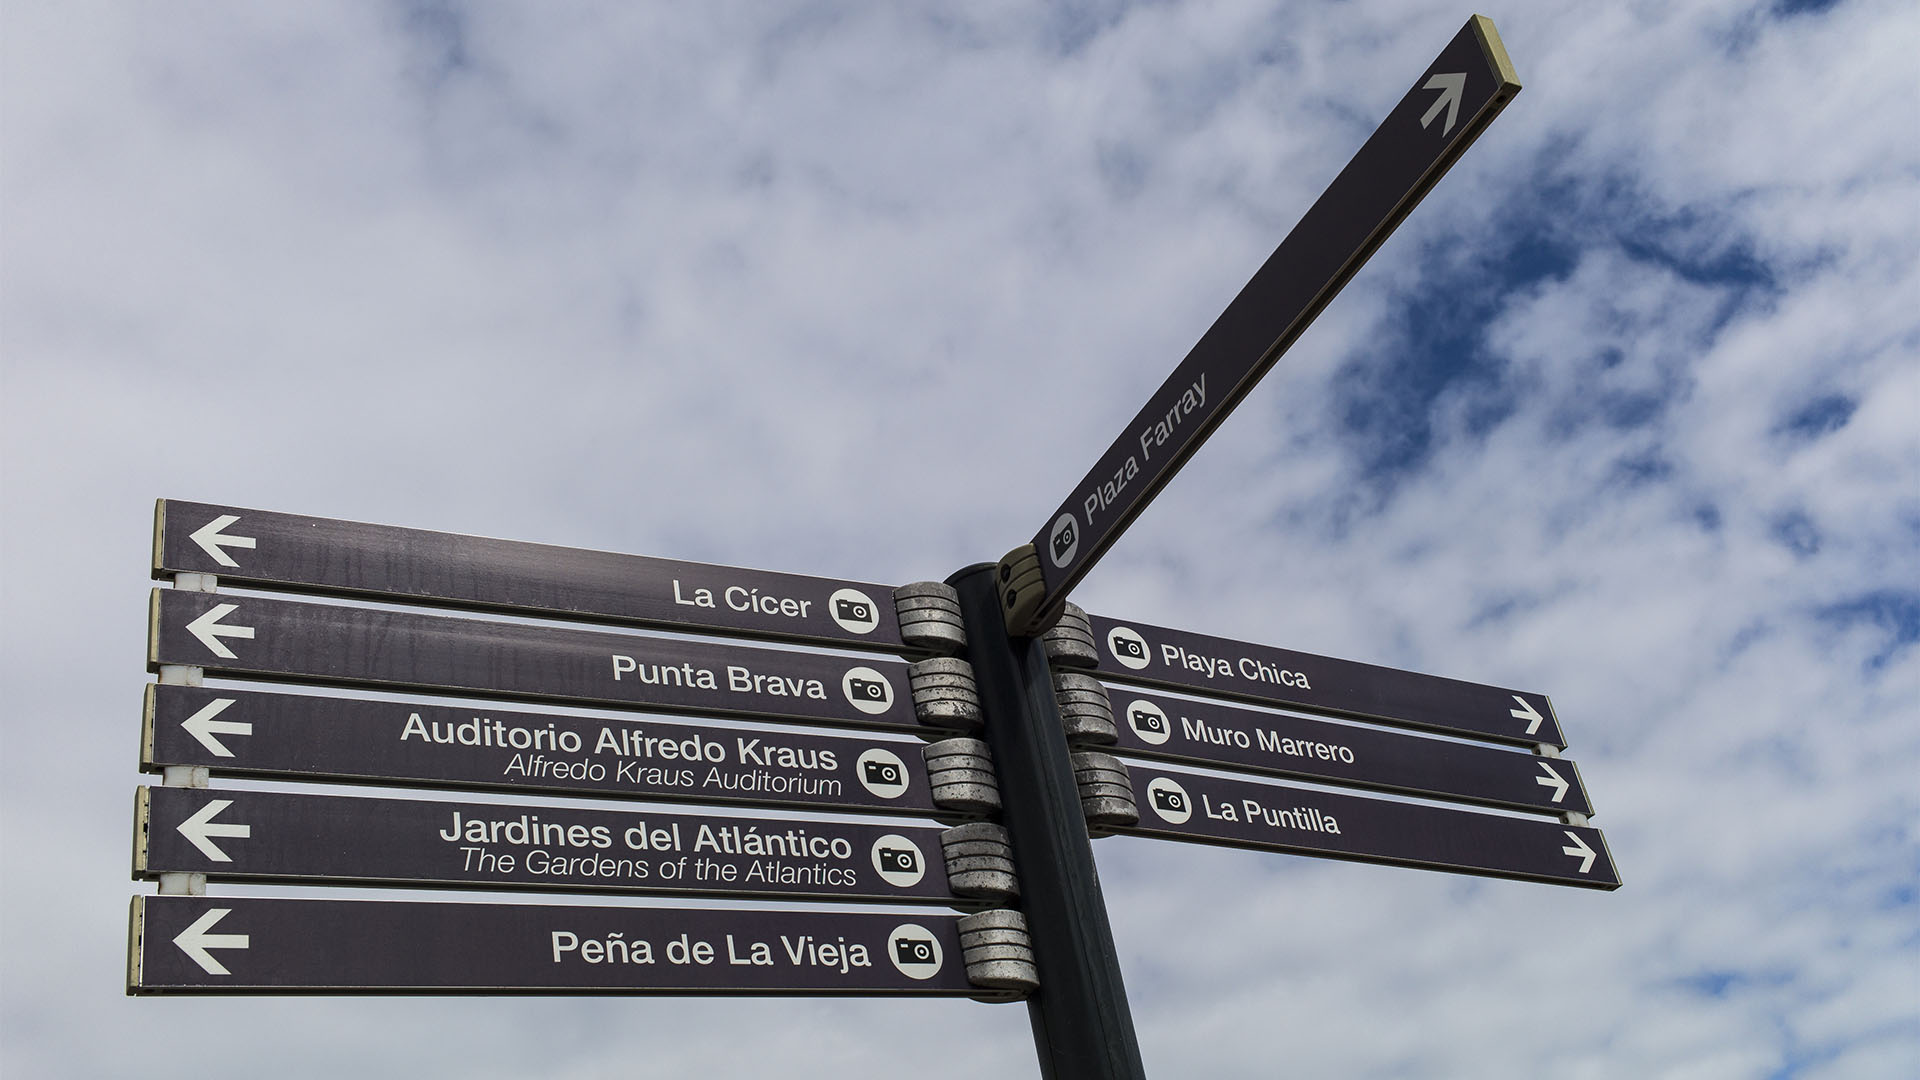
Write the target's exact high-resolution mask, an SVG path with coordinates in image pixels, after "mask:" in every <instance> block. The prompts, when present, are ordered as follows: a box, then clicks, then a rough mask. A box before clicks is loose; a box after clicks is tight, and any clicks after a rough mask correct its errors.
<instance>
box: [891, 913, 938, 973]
mask: <svg viewBox="0 0 1920 1080" xmlns="http://www.w3.org/2000/svg"><path fill="white" fill-rule="evenodd" d="M887 959H889V960H891V961H893V966H894V967H897V968H899V969H900V974H902V975H905V976H906V977H907V978H909V979H931V978H933V977H934V976H935V975H938V974H940V939H939V938H936V937H934V936H933V931H931V930H929V929H927V928H926V927H924V926H921V925H919V924H917V923H901V924H900V925H899V926H896V927H894V928H893V933H891V934H888V935H887Z"/></svg>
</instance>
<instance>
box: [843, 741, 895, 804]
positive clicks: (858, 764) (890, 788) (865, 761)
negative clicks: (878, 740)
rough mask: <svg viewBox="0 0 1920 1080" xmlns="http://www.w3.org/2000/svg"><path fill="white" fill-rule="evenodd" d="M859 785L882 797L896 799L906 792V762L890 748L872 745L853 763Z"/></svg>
mask: <svg viewBox="0 0 1920 1080" xmlns="http://www.w3.org/2000/svg"><path fill="white" fill-rule="evenodd" d="M853 773H854V775H855V776H858V777H859V778H860V786H861V787H863V788H866V789H867V790H868V791H870V792H872V793H873V794H875V795H877V796H879V797H880V798H882V799H897V798H899V797H900V796H902V795H905V794H906V793H907V763H906V762H904V761H901V760H900V758H899V756H898V755H896V754H895V753H894V752H893V751H891V750H882V749H881V748H879V747H877V746H876V747H873V748H872V749H870V750H868V751H867V752H866V753H863V754H861V755H860V759H859V760H858V761H855V762H854V763H853Z"/></svg>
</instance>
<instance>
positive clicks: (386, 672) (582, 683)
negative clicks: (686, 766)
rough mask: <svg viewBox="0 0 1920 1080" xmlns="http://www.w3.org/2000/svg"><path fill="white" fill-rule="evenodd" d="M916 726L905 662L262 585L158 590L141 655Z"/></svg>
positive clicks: (670, 708)
mask: <svg viewBox="0 0 1920 1080" xmlns="http://www.w3.org/2000/svg"><path fill="white" fill-rule="evenodd" d="M168 664H180V665H190V666H196V667H201V668H205V669H206V670H207V671H209V672H216V673H220V674H225V675H235V676H242V677H250V678H262V679H287V680H300V681H310V682H320V683H335V684H345V685H357V686H374V687H380V688H383V689H394V690H429V691H441V692H446V693H452V694H468V695H481V696H486V697H507V698H519V699H523V700H533V701H552V702H569V703H573V702H578V703H584V704H591V705H613V706H618V707H622V708H629V709H639V710H643V711H649V712H683V713H694V714H707V715H714V716H740V717H753V718H759V719H765V720H785V721H797V722H802V723H823V724H845V725H851V726H855V727H866V728H882V729H885V728H891V729H895V730H906V731H915V732H918V731H920V730H921V727H920V725H919V723H918V722H917V721H916V720H915V719H914V711H913V702H912V701H911V699H910V695H909V694H908V682H907V665H906V664H905V663H903V662H901V661H899V660H892V659H882V658H879V657H859V658H848V657H843V656H829V655H826V654H823V653H813V652H800V651H795V650H787V649H755V648H749V647H746V646H741V645H720V644H713V643H708V642H698V641H683V640H679V639H674V638H661V637H647V636H641V635H637V634H618V633H608V632H602V631H596V630H572V629H567V628H564V627H557V626H532V625H527V624H524V623H510V622H497V621H492V620H481V619H458V618H450V617H447V616H442V615H421V614H416V613H414V612H408V611H392V610H384V609H372V608H356V607H346V606H342V605H336V604H303V603H294V602H291V601H286V600H269V599H265V598H263V597H257V596H229V595H225V594H219V593H201V592H187V591H182V590H179V589H155V590H153V604H152V615H151V620H150V625H149V631H148V644H147V666H148V669H149V670H155V671H157V670H158V669H159V668H160V667H162V666H163V665H168Z"/></svg>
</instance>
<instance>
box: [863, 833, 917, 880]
mask: <svg viewBox="0 0 1920 1080" xmlns="http://www.w3.org/2000/svg"><path fill="white" fill-rule="evenodd" d="M873 869H874V871H875V872H876V873H878V874H879V875H880V880H881V881H884V882H886V883H887V884H889V885H892V886H895V887H896V888H901V889H911V888H913V887H914V886H915V885H918V884H920V879H921V878H923V877H926V876H927V857H926V856H925V855H924V854H922V853H921V851H920V845H919V844H916V843H914V842H913V841H911V840H909V839H907V838H906V837H904V836H901V835H900V834H899V833H888V834H887V835H885V836H883V837H881V838H880V839H878V840H875V841H874V842H873Z"/></svg>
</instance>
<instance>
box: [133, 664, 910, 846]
mask: <svg viewBox="0 0 1920 1080" xmlns="http://www.w3.org/2000/svg"><path fill="white" fill-rule="evenodd" d="M921 745H922V744H921V743H918V742H907V741H892V740H886V739H880V738H862V737H859V736H852V735H816V734H812V733H808V732H798V731H793V732H789V731H766V730H756V729H748V728H723V727H711V726H700V725H696V724H675V723H666V722H658V723H655V722H647V721H642V720H639V719H637V718H635V719H608V718H601V717H584V716H570V715H564V714H559V713H526V712H507V711H504V710H500V709H492V708H487V707H485V706H478V705H476V706H473V707H460V706H453V705H422V704H413V703H407V702H395V701H375V700H372V699H368V698H352V697H337V696H325V697H321V696H317V695H308V694H272V693H262V692H260V691H256V690H234V689H229V688H225V687H222V688H219V689H214V688H212V687H204V686H158V685H149V686H148V687H147V699H146V721H145V734H144V736H143V738H142V740H141V748H142V749H141V767H142V768H144V769H146V770H147V771H149V772H157V771H159V770H161V769H163V768H165V767H167V766H169V765H193V766H202V767H205V768H207V769H209V770H211V771H212V772H213V773H215V774H216V775H228V776H260V777H284V778H287V779H295V780H344V781H350V782H356V783H374V784H386V785H401V786H407V787H435V788H466V789H475V790H484V789H492V790H503V791H543V792H553V793H560V794H570V795H589V796H594V797H597V798H633V799H647V800H662V801H672V802H699V803H716V804H736V805H743V806H786V807H796V808H804V809H809V810H860V811H868V812H882V813H888V814H912V815H932V816H936V817H942V816H947V815H945V814H944V813H943V812H941V811H940V810H938V809H937V808H936V807H935V806H934V804H933V800H932V798H931V796H930V793H929V790H928V787H927V770H926V763H925V761H924V760H923V759H922V757H921V753H920V749H921Z"/></svg>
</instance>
